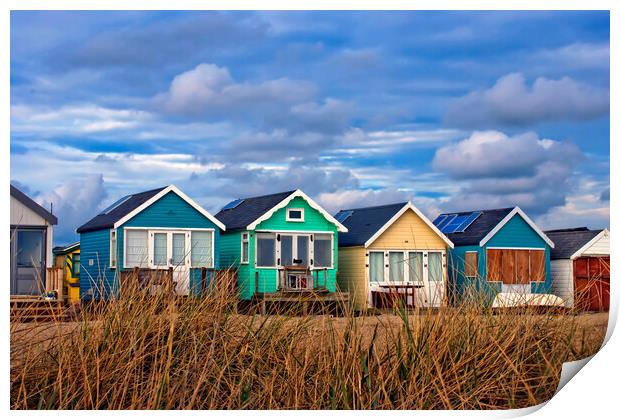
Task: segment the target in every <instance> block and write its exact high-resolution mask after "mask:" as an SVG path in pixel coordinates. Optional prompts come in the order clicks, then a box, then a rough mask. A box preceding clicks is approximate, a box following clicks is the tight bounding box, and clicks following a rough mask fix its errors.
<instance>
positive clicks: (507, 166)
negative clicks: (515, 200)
mask: <svg viewBox="0 0 620 420" xmlns="http://www.w3.org/2000/svg"><path fill="white" fill-rule="evenodd" d="M578 156H580V152H579V150H578V149H577V148H576V147H575V146H573V145H571V144H567V143H563V142H557V141H554V140H550V139H541V138H539V137H538V135H537V134H536V133H533V132H529V133H524V134H519V135H515V136H513V137H509V136H507V135H506V134H504V133H502V132H499V131H476V132H474V133H473V134H472V135H471V136H470V137H468V138H466V139H464V140H462V141H460V142H458V143H453V144H449V145H446V146H443V147H440V148H439V149H437V151H436V153H435V157H434V158H433V168H434V169H436V170H439V171H442V172H445V173H447V174H449V175H451V176H452V177H455V178H484V177H489V178H501V177H510V178H517V177H519V176H524V175H525V176H531V175H533V174H534V173H535V172H536V170H537V168H538V165H540V164H541V163H544V162H552V161H559V162H567V164H570V163H571V162H572V161H574V160H575V158H576V157H578Z"/></svg>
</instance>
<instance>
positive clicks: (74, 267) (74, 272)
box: [71, 254, 80, 277]
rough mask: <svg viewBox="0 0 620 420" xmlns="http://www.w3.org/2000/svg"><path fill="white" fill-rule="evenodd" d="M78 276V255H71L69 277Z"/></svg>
mask: <svg viewBox="0 0 620 420" xmlns="http://www.w3.org/2000/svg"><path fill="white" fill-rule="evenodd" d="M79 276H80V254H73V264H71V277H79Z"/></svg>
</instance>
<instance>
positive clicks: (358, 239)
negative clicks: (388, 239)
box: [335, 202, 407, 247]
mask: <svg viewBox="0 0 620 420" xmlns="http://www.w3.org/2000/svg"><path fill="white" fill-rule="evenodd" d="M406 204H407V203H406V202H405V203H395V204H386V205H383V206H375V207H363V208H358V209H346V210H340V211H339V212H338V213H336V216H335V217H336V220H338V217H339V215H340V214H341V213H343V212H348V211H351V212H352V213H351V215H350V216H349V217H347V218H346V219H345V220H344V221H342V222H340V223H341V224H343V225H344V226H345V227H346V228H347V229H348V230H349V231H348V232H346V233H339V234H338V246H343V247H346V246H360V245H364V244H365V243H366V241H368V240H369V239H370V238H372V236H373V235H374V234H375V233H377V231H378V230H379V229H381V227H383V225H385V224H386V223H387V222H388V221H389V220H390V219H391V218H392V217H394V215H395V214H396V213H398V211H399V210H400V209H402V208H403V207H404V206H405V205H406Z"/></svg>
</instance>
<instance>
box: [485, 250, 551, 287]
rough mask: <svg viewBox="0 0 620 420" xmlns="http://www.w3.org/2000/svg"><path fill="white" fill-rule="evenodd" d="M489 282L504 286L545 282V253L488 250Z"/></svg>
mask: <svg viewBox="0 0 620 420" xmlns="http://www.w3.org/2000/svg"><path fill="white" fill-rule="evenodd" d="M487 280H488V281H501V282H503V283H504V284H529V283H530V282H532V281H536V282H542V281H545V251H544V250H542V249H541V250H538V249H487Z"/></svg>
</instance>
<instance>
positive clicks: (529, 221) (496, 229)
mask: <svg viewBox="0 0 620 420" xmlns="http://www.w3.org/2000/svg"><path fill="white" fill-rule="evenodd" d="M516 214H518V215H519V216H521V217H522V218H523V220H525V222H526V223H527V224H528V225H530V227H531V228H532V229H534V231H535V232H536V233H537V234H538V236H540V237H541V238H542V239H543V240H544V241H545V242H546V243H547V244H548V245H549V246H550V247H551V248H555V244H554V243H553V241H552V240H551V239H549V238H548V237H547V235H545V234H544V233H543V231H542V230H540V228H539V227H538V226H536V223H534V222H533V221H532V219H530V218H529V217H528V216H527V214H525V212H524V211H523V210H521V209H520V208H519V206H517V207H515V208H514V209H512V211H511V212H510V213H508V215H507V216H506V217H504V218H503V219H502V221H501V222H499V223H498V224H497V225H496V226H495V227H494V228H493V230H491V231H490V232H489V233H487V236H485V237H484V238H482V240H481V241H480V246H484V244H486V243H487V242H489V240H490V239H491V238H492V237H493V236H495V234H496V233H497V232H499V231H500V229H501V228H503V227H504V225H505V224H506V223H508V222H509V221H510V219H512V218H513V217H514V216H515V215H516Z"/></svg>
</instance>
